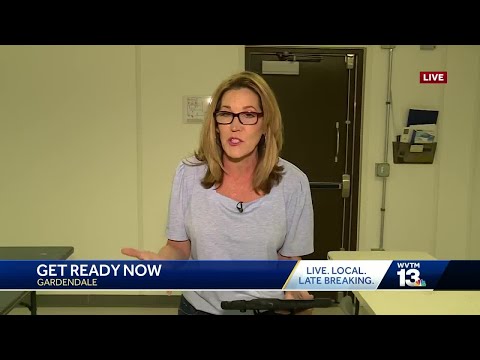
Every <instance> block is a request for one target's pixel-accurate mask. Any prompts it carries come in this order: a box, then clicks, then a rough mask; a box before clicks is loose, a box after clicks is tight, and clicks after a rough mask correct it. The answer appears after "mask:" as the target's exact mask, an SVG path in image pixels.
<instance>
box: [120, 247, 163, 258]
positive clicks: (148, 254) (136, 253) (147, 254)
mask: <svg viewBox="0 0 480 360" xmlns="http://www.w3.org/2000/svg"><path fill="white" fill-rule="evenodd" d="M122 254H123V255H127V256H131V257H136V258H137V259H139V260H165V259H163V258H162V257H161V256H160V255H159V254H158V253H154V252H153V251H143V250H138V249H133V248H123V249H122Z"/></svg>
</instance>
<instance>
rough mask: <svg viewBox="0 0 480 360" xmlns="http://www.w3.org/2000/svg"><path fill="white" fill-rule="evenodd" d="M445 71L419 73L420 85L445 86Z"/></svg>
mask: <svg viewBox="0 0 480 360" xmlns="http://www.w3.org/2000/svg"><path fill="white" fill-rule="evenodd" d="M446 83H447V72H446V71H420V84H446Z"/></svg>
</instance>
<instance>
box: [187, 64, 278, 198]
mask: <svg viewBox="0 0 480 360" xmlns="http://www.w3.org/2000/svg"><path fill="white" fill-rule="evenodd" d="M242 88H247V89H250V90H252V91H253V92H254V93H256V94H257V95H258V97H259V98H260V106H261V111H262V112H263V132H264V134H265V137H263V136H262V138H261V139H260V142H259V144H258V147H257V151H258V163H257V166H256V168H255V173H254V177H253V188H254V190H255V191H256V192H257V193H260V192H261V193H263V194H268V193H269V192H270V190H271V189H272V187H273V186H274V185H276V184H278V183H279V182H280V180H281V179H282V174H283V167H282V166H279V165H278V160H279V156H280V151H281V150H282V146H283V124H282V116H281V113H280V109H279V106H278V103H277V99H276V97H275V94H274V93H273V91H272V89H271V88H270V86H269V85H268V84H267V82H266V81H265V80H264V79H263V78H262V77H261V76H260V75H258V74H256V73H254V72H250V71H242V72H240V73H237V74H234V75H232V76H230V77H229V78H227V79H226V80H224V81H223V82H222V83H221V84H220V85H219V86H218V87H217V89H216V90H215V91H214V93H213V95H212V101H211V103H210V105H209V107H208V110H207V113H206V115H205V119H204V123H203V128H202V131H201V137H200V145H199V148H198V150H197V151H196V152H195V157H196V158H197V160H199V161H200V162H201V163H205V164H207V172H206V174H205V176H204V178H203V179H202V186H203V187H204V188H207V189H209V188H210V187H212V186H213V185H216V184H217V185H221V184H222V181H223V174H224V171H225V169H224V167H223V160H222V159H223V152H224V151H223V148H222V145H221V143H220V139H219V137H218V136H219V135H218V133H217V131H216V129H217V124H216V122H215V118H214V112H215V111H216V110H218V108H219V107H220V105H221V101H222V97H223V94H225V92H227V91H228V90H233V89H242Z"/></svg>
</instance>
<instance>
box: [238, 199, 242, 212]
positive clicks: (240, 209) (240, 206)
mask: <svg viewBox="0 0 480 360" xmlns="http://www.w3.org/2000/svg"><path fill="white" fill-rule="evenodd" d="M237 210H238V211H239V212H240V213H243V202H241V201H240V202H239V203H237Z"/></svg>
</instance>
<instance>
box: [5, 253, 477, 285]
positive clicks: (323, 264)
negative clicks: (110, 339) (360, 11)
mask: <svg viewBox="0 0 480 360" xmlns="http://www.w3.org/2000/svg"><path fill="white" fill-rule="evenodd" d="M69 289H71V290H82V289H88V290H227V291H228V290H306V291H355V290H375V291H379V290H409V291H415V290H480V261H473V260H472V261H467V260H448V261H447V260H421V261H416V260H299V261H295V260H279V261H262V260H252V261H247V260H243V261H242V260H239V261H233V260H232V261H229V260H209V261H206V260H204V261H194V260H189V261H159V260H156V261H137V260H130V261H120V260H118V261H116V260H114V261H102V260H90V261H78V260H58V261H54V260H47V261H44V260H42V261H40V260H0V290H69Z"/></svg>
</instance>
